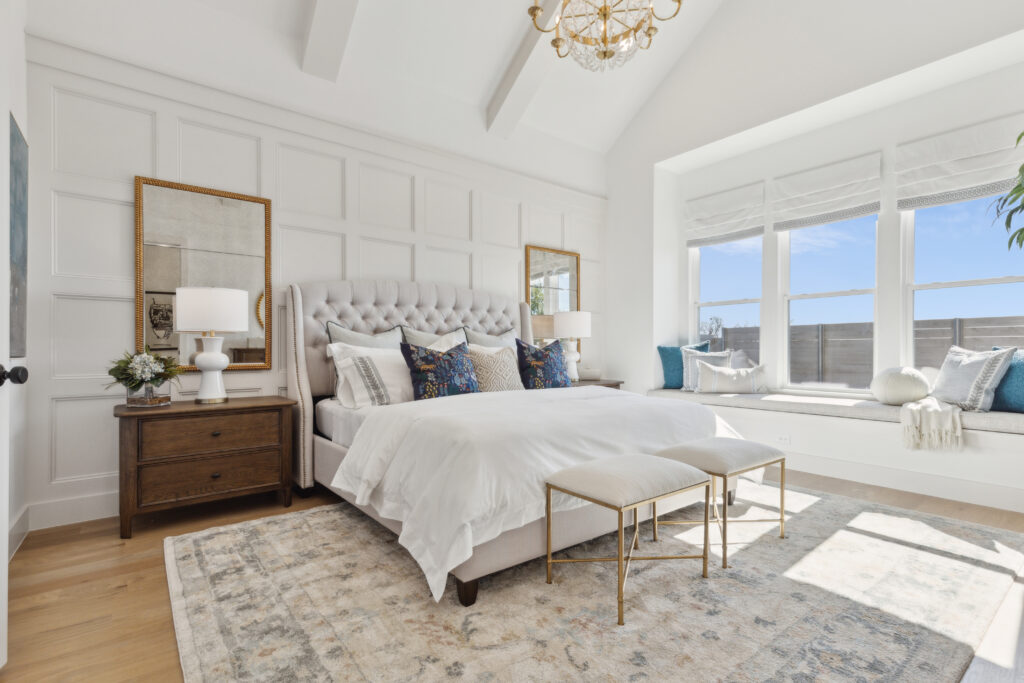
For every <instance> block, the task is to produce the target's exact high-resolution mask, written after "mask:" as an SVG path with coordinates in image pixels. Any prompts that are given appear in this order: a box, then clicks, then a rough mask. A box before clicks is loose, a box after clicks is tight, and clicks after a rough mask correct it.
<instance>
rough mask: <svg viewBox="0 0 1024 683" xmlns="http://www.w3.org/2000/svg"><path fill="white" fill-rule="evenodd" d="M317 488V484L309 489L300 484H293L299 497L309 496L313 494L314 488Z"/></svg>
mask: <svg viewBox="0 0 1024 683" xmlns="http://www.w3.org/2000/svg"><path fill="white" fill-rule="evenodd" d="M315 488H316V487H315V486H310V487H309V488H308V489H304V488H302V487H301V486H299V485H298V484H292V489H293V490H294V491H295V495H297V496H298V497H299V498H309V497H310V496H312V495H313V489H315Z"/></svg>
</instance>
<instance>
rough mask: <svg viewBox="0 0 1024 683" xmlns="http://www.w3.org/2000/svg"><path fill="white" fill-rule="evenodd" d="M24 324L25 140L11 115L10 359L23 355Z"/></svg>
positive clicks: (26, 285) (26, 215)
mask: <svg viewBox="0 0 1024 683" xmlns="http://www.w3.org/2000/svg"><path fill="white" fill-rule="evenodd" d="M27 325H28V142H26V141H25V136H24V135H22V134H21V128H19V127H18V122H17V121H15V120H14V115H13V114H12V115H11V328H10V329H11V358H24V357H25V353H26V338H25V334H26V329H27Z"/></svg>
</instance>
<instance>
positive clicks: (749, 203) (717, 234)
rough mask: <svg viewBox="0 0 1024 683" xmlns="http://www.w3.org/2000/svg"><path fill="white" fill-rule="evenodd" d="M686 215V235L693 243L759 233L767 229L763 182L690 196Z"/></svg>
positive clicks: (710, 241)
mask: <svg viewBox="0 0 1024 683" xmlns="http://www.w3.org/2000/svg"><path fill="white" fill-rule="evenodd" d="M685 215H686V222H685V224H684V226H683V227H684V230H685V232H684V239H685V240H686V243H687V245H688V246H691V247H706V246H709V245H712V244H721V243H723V242H732V241H733V240H741V239H745V238H747V237H755V236H757V235H760V234H762V233H763V232H764V183H763V182H758V183H754V184H752V185H744V186H743V187H737V188H733V189H731V190H725V191H724V192H716V193H715V194H709V195H704V196H703V197H697V198H695V199H690V200H688V201H687V202H686V206H685Z"/></svg>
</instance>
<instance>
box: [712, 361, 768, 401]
mask: <svg viewBox="0 0 1024 683" xmlns="http://www.w3.org/2000/svg"><path fill="white" fill-rule="evenodd" d="M695 391H696V392H697V393H698V394H760V393H763V392H764V391H765V384H764V366H763V365H758V366H756V367H753V368H729V367H717V366H714V365H710V364H708V363H705V362H704V361H703V360H698V361H697V388H696V389H695Z"/></svg>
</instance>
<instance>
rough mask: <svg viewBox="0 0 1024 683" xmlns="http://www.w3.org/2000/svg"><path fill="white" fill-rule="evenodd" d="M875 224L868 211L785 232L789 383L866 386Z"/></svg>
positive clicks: (871, 328)
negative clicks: (844, 219)
mask: <svg viewBox="0 0 1024 683" xmlns="http://www.w3.org/2000/svg"><path fill="white" fill-rule="evenodd" d="M876 223H877V216H875V215H871V216H863V217H860V218H854V219H850V220H846V221H841V222H836V223H828V224H825V225H818V226H814V227H810V228H800V229H797V230H791V231H788V233H787V234H788V237H789V282H790V287H789V295H788V296H787V297H786V299H787V304H788V308H789V383H790V384H793V385H799V386H802V387H816V388H824V389H839V390H845V389H865V388H867V386H868V385H869V384H870V383H871V378H872V376H873V375H874V339H875V335H874V309H875V303H874V299H875V290H874V287H875V229H876Z"/></svg>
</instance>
